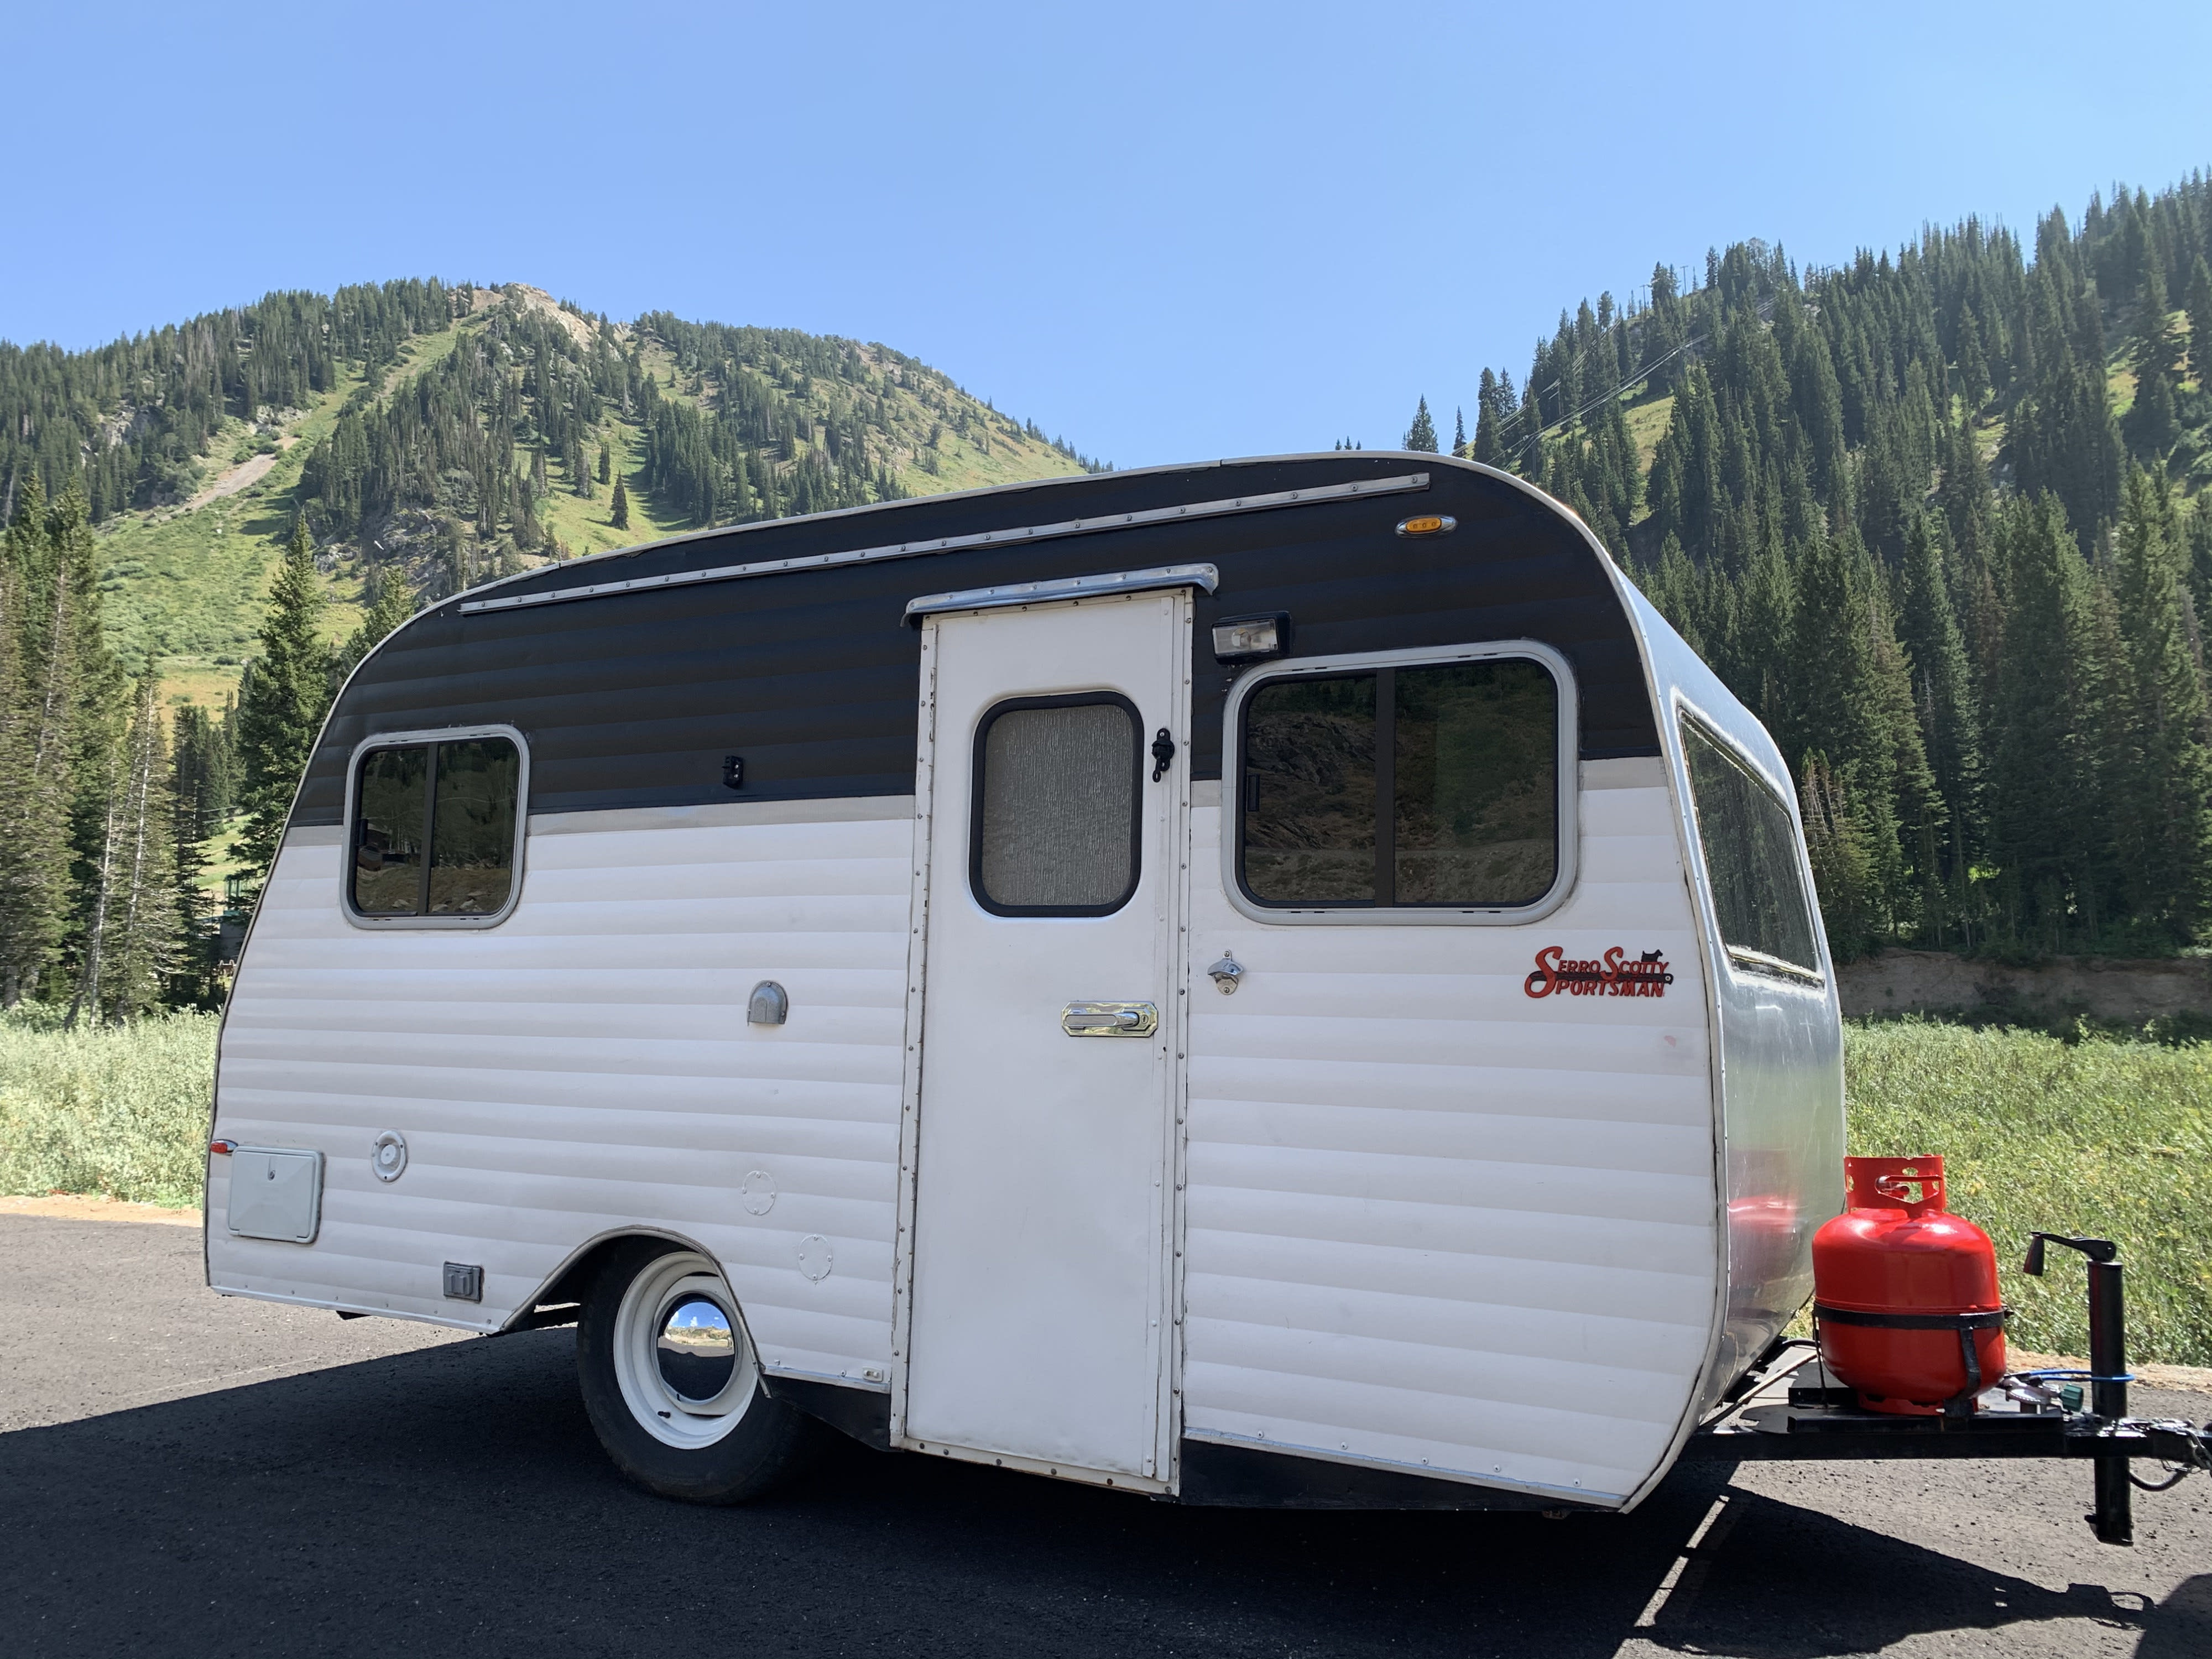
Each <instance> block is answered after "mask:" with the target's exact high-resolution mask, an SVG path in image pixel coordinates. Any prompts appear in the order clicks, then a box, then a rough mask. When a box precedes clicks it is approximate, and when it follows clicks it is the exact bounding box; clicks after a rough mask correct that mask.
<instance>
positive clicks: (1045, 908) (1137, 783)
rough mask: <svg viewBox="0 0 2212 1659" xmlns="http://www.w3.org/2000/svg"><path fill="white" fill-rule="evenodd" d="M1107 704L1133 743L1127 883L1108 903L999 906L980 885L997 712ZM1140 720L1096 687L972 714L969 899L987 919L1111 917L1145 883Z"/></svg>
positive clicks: (1133, 708) (1117, 695)
mask: <svg viewBox="0 0 2212 1659" xmlns="http://www.w3.org/2000/svg"><path fill="white" fill-rule="evenodd" d="M1103 704H1110V705H1112V706H1113V707H1115V708H1119V709H1120V710H1121V712H1122V713H1123V714H1127V716H1128V717H1129V730H1130V731H1131V732H1132V733H1133V734H1134V741H1133V742H1132V743H1131V744H1130V745H1129V754H1130V767H1129V882H1128V885H1127V886H1126V887H1125V888H1123V889H1122V890H1121V896H1120V897H1119V898H1117V899H1115V901H1114V902H1112V903H1110V904H1001V903H1000V902H998V901H997V900H996V899H994V898H993V897H992V896H990V894H989V893H988V892H987V891H986V890H985V889H984V886H983V782H984V777H983V763H984V762H983V756H984V746H985V745H986V744H988V743H989V742H990V739H991V728H992V727H993V726H995V725H997V724H998V722H999V717H1000V715H1002V714H1022V713H1024V712H1026V711H1028V710H1030V709H1036V708H1097V707H1099V706H1101V705H1103ZM1145 758H1146V750H1145V716H1144V713H1143V711H1142V710H1141V709H1139V708H1138V707H1137V705H1136V704H1135V703H1134V702H1131V701H1130V700H1129V698H1128V697H1127V696H1125V695H1123V694H1122V693H1121V692H1119V691H1113V690H1107V689H1106V688H1105V687H1103V686H1101V687H1100V688H1098V689H1097V690H1091V691H1066V692H1059V693H1055V694H1054V695H1053V696H1047V697H1002V698H1000V700H999V701H998V702H994V703H993V704H991V705H990V706H989V707H988V708H986V709H984V710H983V712H982V713H981V714H979V715H978V716H976V720H975V739H974V745H973V747H972V748H971V749H970V750H969V763H968V896H969V898H971V899H973V900H974V901H975V905H976V908H979V909H981V910H982V911H983V912H985V913H986V914H987V915H994V916H1006V917H1008V918H1010V919H1032V918H1040V917H1042V918H1053V917H1060V918H1066V919H1069V920H1073V921H1088V920H1091V919H1094V918H1097V917H1099V916H1110V915H1114V914H1115V912H1116V911H1118V910H1121V909H1123V908H1126V907H1127V904H1128V902H1129V901H1130V900H1131V899H1133V898H1134V897H1136V896H1137V889H1138V888H1139V887H1141V886H1143V885H1144V881H1145V790H1146V787H1147V785H1146V781H1145Z"/></svg>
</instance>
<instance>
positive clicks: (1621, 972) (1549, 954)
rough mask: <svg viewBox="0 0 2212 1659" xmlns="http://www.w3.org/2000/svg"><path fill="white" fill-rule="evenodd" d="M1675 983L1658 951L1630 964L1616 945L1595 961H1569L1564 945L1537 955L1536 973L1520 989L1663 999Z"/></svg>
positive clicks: (1551, 993) (1543, 994)
mask: <svg viewBox="0 0 2212 1659" xmlns="http://www.w3.org/2000/svg"><path fill="white" fill-rule="evenodd" d="M1673 983H1674V975H1673V974H1672V973H1670V972H1668V967H1667V958H1666V957H1665V956H1664V955H1663V954H1662V953H1661V952H1660V951H1644V954H1643V955H1642V956H1640V957H1638V958H1637V959H1636V960H1635V961H1633V962H1631V961H1629V960H1628V952H1627V951H1626V950H1624V949H1623V948H1622V947H1621V946H1620V945H1613V946H1612V947H1611V948H1610V949H1609V950H1607V951H1606V953H1605V954H1604V955H1603V956H1602V957H1598V958H1596V959H1595V960H1594V961H1570V960H1569V959H1568V957H1567V953H1566V951H1565V949H1564V948H1563V947H1562V946H1559V945H1546V946H1545V947H1544V948H1543V949H1542V950H1541V951H1537V952H1536V971H1535V972H1534V973H1533V974H1531V975H1528V980H1527V981H1526V982H1525V983H1523V985H1522V987H1521V988H1522V990H1524V991H1526V992H1527V993H1528V994H1529V995H1530V996H1532V997H1548V996H1554V995H1557V996H1563V997H1663V996H1665V995H1666V994H1667V987H1668V986H1670V985H1672V984H1673Z"/></svg>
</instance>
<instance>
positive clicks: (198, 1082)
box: [0, 1009, 221, 1205]
mask: <svg viewBox="0 0 2212 1659" xmlns="http://www.w3.org/2000/svg"><path fill="white" fill-rule="evenodd" d="M219 1024H221V1022H220V1020H219V1019H218V1018H217V1017H216V1015H214V1014H210V1013H199V1012H190V1011H186V1012H176V1013H169V1014H161V1015H155V1016H153V1017H150V1018H145V1019H140V1020H135V1021H133V1022H131V1024H128V1025H121V1026H84V1027H80V1028H79V1029H77V1030H63V1029H62V1027H61V1024H60V1022H59V1021H58V1019H56V1018H53V1017H52V1015H51V1014H49V1013H46V1012H41V1011H38V1010H31V1009H19V1010H17V1011H15V1012H13V1013H10V1014H8V1015H5V1016H0V1192H5V1193H33V1194H45V1193H51V1192H63V1193H97V1194H103V1195H105V1196H106V1197H109V1198H122V1199H130V1200H135V1201H137V1202H140V1203H148V1204H171V1205H183V1204H197V1203H198V1202H199V1201H200V1180H201V1174H202V1170H203V1166H204V1161H205V1158H206V1148H207V1134H208V1121H209V1117H210V1100H211V1099H212V1091H213V1088H214V1079H215V1040H216V1027H217V1026H218V1025H219Z"/></svg>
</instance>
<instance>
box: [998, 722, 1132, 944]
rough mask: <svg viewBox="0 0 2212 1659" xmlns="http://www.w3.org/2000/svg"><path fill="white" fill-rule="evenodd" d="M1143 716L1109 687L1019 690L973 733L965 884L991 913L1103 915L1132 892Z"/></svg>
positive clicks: (1121, 902) (1111, 910)
mask: <svg viewBox="0 0 2212 1659" xmlns="http://www.w3.org/2000/svg"><path fill="white" fill-rule="evenodd" d="M1140 736H1141V722H1140V721H1139V720H1138V718H1137V710H1136V708H1135V707H1134V705H1133V704H1132V703H1131V702H1129V701H1128V699H1127V698H1126V697H1121V696H1115V695H1113V694H1112V693H1110V692H1103V691H1102V692H1091V693H1085V694H1083V695H1079V696H1066V697H1017V698H1014V699H1012V701H1010V702H1002V703H1000V704H999V705H997V706H996V707H995V708H992V709H990V710H989V711H988V712H987V713H986V714H984V716H983V719H982V721H981V725H980V726H978V727H977V729H976V732H975V801H974V803H973V805H972V807H971V809H970V813H969V825H970V828H969V884H970V886H971V887H972V889H973V890H974V892H975V902H977V903H979V904H981V906H982V907H983V908H985V909H986V910H988V911H990V912H991V913H992V914H993V915H1001V916H1103V915H1109V914H1111V913H1112V912H1114V911H1115V910H1118V909H1120V908H1121V907H1122V906H1123V905H1124V904H1127V902H1129V896H1130V894H1132V893H1133V892H1135V891H1136V890H1137V876H1138V834H1139V828H1138V817H1137V809H1138V805H1139V799H1140V796H1139V781H1138V768H1139V765H1140V764H1141V763H1142V748H1141V744H1140V740H1139V739H1140Z"/></svg>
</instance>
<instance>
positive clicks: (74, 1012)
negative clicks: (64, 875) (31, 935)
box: [65, 672, 179, 1025]
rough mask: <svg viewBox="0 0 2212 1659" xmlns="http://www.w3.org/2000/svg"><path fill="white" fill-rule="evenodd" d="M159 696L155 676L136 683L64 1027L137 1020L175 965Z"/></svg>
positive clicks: (169, 811)
mask: <svg viewBox="0 0 2212 1659" xmlns="http://www.w3.org/2000/svg"><path fill="white" fill-rule="evenodd" d="M160 692H161V680H160V677H159V676H158V675H157V674H155V673H152V672H149V673H148V674H147V675H146V676H145V677H144V678H142V679H141V680H140V681H139V683H138V684H137V689H136V694H135V696H133V698H132V700H131V702H132V707H131V720H130V726H129V729H128V732H127V733H126V735H125V740H124V742H123V743H122V744H120V745H118V749H117V750H116V753H115V756H114V757H113V764H112V767H111V769H110V782H109V800H108V805H107V810H106V814H105V819H106V840H105V842H104V844H103V846H102V848H101V855H100V888H99V894H98V898H97V901H96V903H95V908H94V924H93V927H92V928H91V931H90V933H89V936H88V940H87V945H86V951H85V964H84V968H83V969H82V973H81V974H80V975H79V978H78V982H77V992H76V1000H75V1001H74V1002H72V1003H71V1005H70V1013H69V1018H68V1020H67V1021H66V1022H65V1023H66V1024H72V1025H73V1024H76V1019H77V1018H78V1015H79V1014H80V1012H88V1013H90V1014H91V1015H92V1017H93V1018H94V1023H98V1021H99V1020H100V1018H101V1015H102V1012H103V1010H104V1011H105V1012H106V1016H107V1017H108V1018H112V1019H114V1020H116V1021H118V1022H120V1021H122V1020H125V1019H128V1018H130V1017H131V1016H132V1015H133V1014H137V1013H142V1012H144V1011H145V1010H146V1009H147V1008H149V1007H150V1006H153V1004H154V1003H155V1001H156V1000H158V999H159V998H160V997H161V994H162V992H163V990H164V989H165V988H166V987H167V982H168V977H169V974H170V970H171V969H172V968H173V966H174V965H175V963H176V958H177V954H178V944H179V939H178V915H177V908H176V903H175V891H174V885H173V883H174V878H175V870H176V861H175V848H174V846H173V843H172V842H171V840H170V836H171V834H172V830H173V806H172V802H171V799H170V796H169V791H168V787H167V786H168V776H167V774H168V754H167V742H166V740H165V738H164V734H163V732H162V722H161V701H160Z"/></svg>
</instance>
